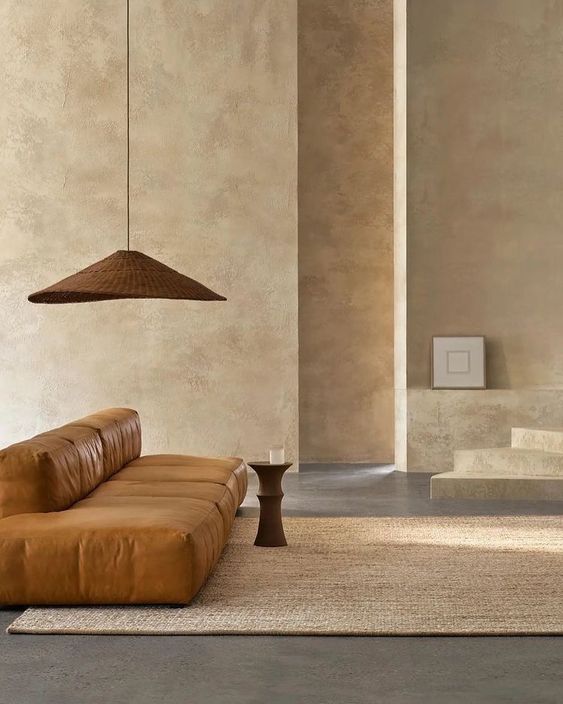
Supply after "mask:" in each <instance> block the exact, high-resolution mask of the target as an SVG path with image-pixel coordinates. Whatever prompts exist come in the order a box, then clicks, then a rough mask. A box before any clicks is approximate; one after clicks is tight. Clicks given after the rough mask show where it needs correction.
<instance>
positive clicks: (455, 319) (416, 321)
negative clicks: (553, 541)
mask: <svg viewBox="0 0 563 704" xmlns="http://www.w3.org/2000/svg"><path fill="white" fill-rule="evenodd" d="M562 22H563V2H562V1H561V0H533V2H531V1H530V0H495V2H491V1H490V0H471V1H469V0H463V1H461V2H460V1H458V0H424V2H418V1H417V0H411V1H410V2H409V4H408V49H409V51H408V386H409V388H410V389H412V391H409V402H408V403H409V408H408V422H409V430H408V433H409V469H427V470H429V469H434V468H440V469H447V468H449V464H448V463H450V462H451V450H452V447H454V448H455V447H458V448H463V447H475V446H476V445H481V446H487V445H490V444H501V445H502V444H506V443H507V442H508V440H509V431H510V426H511V425H515V424H517V423H522V422H525V421H526V418H528V419H529V421H530V422H534V423H536V422H537V423H539V424H554V423H561V421H563V417H561V412H558V410H557V409H558V403H561V402H563V391H559V390H560V389H561V388H562V387H563V328H562V326H561V308H562V304H563V277H562V276H561V271H562V268H563V236H562V230H561V223H562V222H563V201H562V199H561V188H560V183H561V164H562V163H563V121H562V120H561V105H562V104H563V83H562V82H561V75H562V73H563V54H562V52H561V25H562ZM448 334H484V335H486V336H487V341H488V350H487V353H488V354H487V357H488V383H489V387H490V388H491V389H492V390H490V391H487V392H469V393H466V392H464V393H461V394H460V393H455V392H427V391H423V389H428V387H429V384H430V340H431V337H432V335H448ZM507 389H509V390H512V391H511V393H508V392H505V391H500V390H507ZM495 390H498V391H495ZM442 446H443V455H444V456H443V457H442V460H441V459H440V447H442ZM438 465H439V467H438Z"/></svg>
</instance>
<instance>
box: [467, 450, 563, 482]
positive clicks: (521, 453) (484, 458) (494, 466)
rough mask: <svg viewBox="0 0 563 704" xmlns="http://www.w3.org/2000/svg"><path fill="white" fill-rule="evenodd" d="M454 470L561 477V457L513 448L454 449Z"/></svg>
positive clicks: (494, 474)
mask: <svg viewBox="0 0 563 704" xmlns="http://www.w3.org/2000/svg"><path fill="white" fill-rule="evenodd" d="M454 471H455V472H458V473H463V474H486V475H490V476H493V477H494V476H496V475H503V476H528V477H536V476H543V477H563V454H561V453H558V452H543V451H541V450H526V449H520V448H514V447H495V448H487V449H482V450H457V452H455V453H454Z"/></svg>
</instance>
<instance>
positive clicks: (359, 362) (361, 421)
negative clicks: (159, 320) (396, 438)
mask: <svg viewBox="0 0 563 704" xmlns="http://www.w3.org/2000/svg"><path fill="white" fill-rule="evenodd" d="M299 342H300V364H299V366H300V374H299V383H300V438H301V459H302V460H305V461H307V460H311V461H315V460H316V461H323V460H325V461H378V462H387V461H391V460H392V458H393V3H392V0H300V2H299Z"/></svg>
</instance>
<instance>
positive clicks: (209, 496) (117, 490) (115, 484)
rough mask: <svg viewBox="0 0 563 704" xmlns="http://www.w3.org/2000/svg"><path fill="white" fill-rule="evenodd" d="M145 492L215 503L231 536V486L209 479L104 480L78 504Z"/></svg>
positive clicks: (134, 496)
mask: <svg viewBox="0 0 563 704" xmlns="http://www.w3.org/2000/svg"><path fill="white" fill-rule="evenodd" d="M145 496H149V497H150V496H155V497H156V496H158V497H165V496H166V497H170V498H190V499H200V500H203V501H208V502H209V503H212V504H215V506H217V508H218V510H219V512H220V514H221V516H222V518H223V525H224V528H225V540H226V539H227V538H228V536H229V533H230V531H231V528H232V525H233V521H234V518H235V514H236V511H237V504H236V501H235V498H234V496H233V494H232V492H231V491H230V490H229V488H228V487H227V486H225V485H223V484H212V483H210V482H157V481H149V482H140V481H127V480H123V481H112V482H104V483H103V484H101V485H100V486H99V487H98V488H97V489H95V490H94V491H93V492H92V493H91V494H90V496H88V497H87V498H86V499H84V500H83V501H81V502H80V503H78V504H76V507H78V506H92V505H96V506H102V505H105V506H111V505H116V504H117V502H118V501H119V500H120V499H129V500H131V501H135V500H136V499H137V497H145Z"/></svg>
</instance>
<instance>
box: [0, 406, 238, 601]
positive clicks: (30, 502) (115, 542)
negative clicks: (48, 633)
mask: <svg viewBox="0 0 563 704" xmlns="http://www.w3.org/2000/svg"><path fill="white" fill-rule="evenodd" d="M140 455H141V424H140V421H139V416H138V414H137V413H136V411H133V410H130V409H126V408H113V409H109V410H105V411H101V412H99V413H95V414H94V415H91V416H88V417H86V418H83V419H82V420H77V421H75V422H74V423H70V424H68V425H65V426H63V427H62V428H58V429H57V430H51V431H49V432H47V433H42V434H41V435H38V436H36V437H34V438H32V439H31V440H26V441H25V442H21V443H18V444H16V445H12V446H11V447H8V448H6V449H5V450H2V451H0V604H2V605H15V604H18V605H19V604H186V603H188V602H189V601H190V600H191V599H192V598H193V597H194V595H195V594H196V593H197V592H198V591H199V589H200V588H201V587H202V585H203V584H204V583H205V581H206V579H207V577H208V576H209V574H210V572H211V570H212V569H213V566H214V565H215V563H216V562H217V560H218V558H219V556H220V554H221V551H222V550H223V547H224V545H225V542H226V540H227V537H228V535H229V532H230V530H231V526H232V524H233V520H234V517H235V513H236V510H237V507H238V506H239V505H240V504H241V503H242V501H243V499H244V497H245V494H246V488H247V475H246V465H245V463H244V462H243V461H242V460H240V459H237V458H222V459H211V458H203V457H190V456H185V455H152V456H151V455H149V456H145V457H141V456H140Z"/></svg>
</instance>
